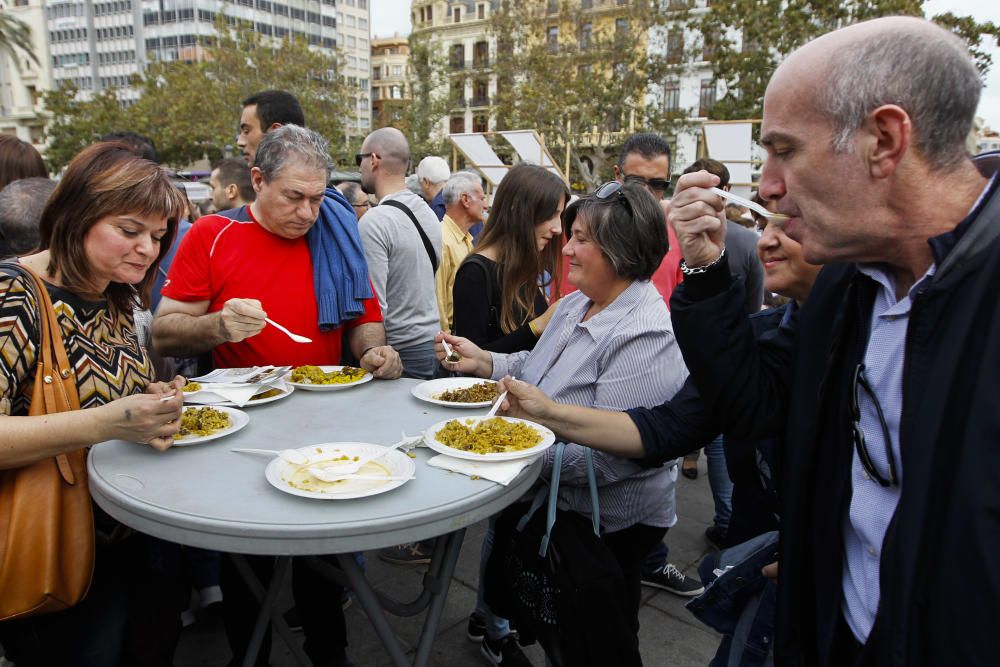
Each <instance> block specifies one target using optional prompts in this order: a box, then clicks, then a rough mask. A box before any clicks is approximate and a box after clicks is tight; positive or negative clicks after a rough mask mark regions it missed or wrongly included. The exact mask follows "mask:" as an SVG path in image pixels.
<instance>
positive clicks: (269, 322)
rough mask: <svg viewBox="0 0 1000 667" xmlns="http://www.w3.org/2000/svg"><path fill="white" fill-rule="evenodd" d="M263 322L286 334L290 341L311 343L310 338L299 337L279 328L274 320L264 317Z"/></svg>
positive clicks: (281, 327)
mask: <svg viewBox="0 0 1000 667" xmlns="http://www.w3.org/2000/svg"><path fill="white" fill-rule="evenodd" d="M264 321H265V322H267V323H268V324H270V325H271V326H272V327H274V328H275V329H277V330H278V331H281V332H283V333H284V334H286V335H287V336H288V337H289V338H291V339H292V340H294V341H295V342H296V343H311V342H313V340H312V338H306V337H305V336H300V335H298V334H297V333H292V332H291V331H289V330H288V329H286V328H285V327H283V326H281V325H280V324H278V323H277V322H275V321H274V320H272V319H271V318H270V317H265V318H264Z"/></svg>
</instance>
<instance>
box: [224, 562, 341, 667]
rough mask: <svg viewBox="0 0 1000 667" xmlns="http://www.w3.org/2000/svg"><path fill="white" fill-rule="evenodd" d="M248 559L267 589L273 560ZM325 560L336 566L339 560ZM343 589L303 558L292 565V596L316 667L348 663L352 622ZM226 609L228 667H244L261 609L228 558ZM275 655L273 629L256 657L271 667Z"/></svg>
mask: <svg viewBox="0 0 1000 667" xmlns="http://www.w3.org/2000/svg"><path fill="white" fill-rule="evenodd" d="M245 558H246V560H247V563H248V564H249V565H250V568H251V569H252V570H253V571H254V574H256V575H257V578H258V579H259V580H260V583H261V585H262V586H264V588H267V586H268V585H269V584H270V582H271V575H272V573H273V571H274V557H272V556H246V557H245ZM321 558H322V559H323V560H326V561H327V562H330V563H332V564H333V565H337V559H336V557H335V556H321ZM338 567H339V566H338ZM343 590H344V589H343V587H342V586H340V585H339V584H337V583H336V582H333V581H331V580H330V579H327V578H326V577H324V576H322V575H320V574H319V573H318V572H316V571H315V570H313V569H312V568H311V567H309V566H307V565H306V564H305V561H303V560H301V559H298V558H296V559H293V560H292V597H293V598H294V599H295V606H296V608H297V609H298V612H299V618H300V619H301V621H302V632H303V634H304V635H305V643H304V645H303V648H304V649H305V652H306V655H308V656H309V659H310V660H311V661H312V663H313V664H314V665H316V667H338V666H339V665H341V664H342V663H343V662H344V660H345V657H346V653H345V650H346V648H347V623H346V621H345V620H344V610H343V608H342V607H341V594H342V593H343ZM222 608H223V622H224V624H225V628H226V638H227V640H228V641H229V648H230V650H231V651H232V654H233V658H232V660H231V661H230V663H229V664H230V666H231V667H239V665H241V664H242V663H243V658H244V656H245V654H246V648H247V645H248V644H249V643H250V635H252V634H253V628H254V624H255V623H256V621H257V614H258V613H259V612H260V604H259V603H258V602H257V599H256V598H255V597H254V596H253V593H251V591H250V588H249V587H248V586H247V585H246V582H244V581H243V578H242V577H241V576H240V574H239V572H238V571H237V570H236V566H235V565H234V564H233V562H232V560H230V559H229V558H223V561H222ZM270 653H271V632H270V624H269V625H268V628H267V630H266V631H265V633H264V642H263V643H262V644H261V648H260V653H258V654H257V661H256V663H255V664H256V665H257V667H266V665H267V664H268V656H269V655H270Z"/></svg>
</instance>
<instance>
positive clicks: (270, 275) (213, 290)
mask: <svg viewBox="0 0 1000 667" xmlns="http://www.w3.org/2000/svg"><path fill="white" fill-rule="evenodd" d="M227 214H231V215H232V216H233V217H232V218H230V217H225V216H223V215H207V216H205V217H203V218H200V219H199V220H197V221H196V222H195V224H194V226H193V227H192V228H191V231H189V232H188V233H187V234H186V235H185V236H184V240H183V241H181V245H180V247H179V248H178V250H177V255H176V256H175V257H174V262H173V264H172V265H171V266H170V272H169V274H168V276H167V280H166V283H165V284H164V286H163V296H165V297H169V298H171V299H175V300H177V301H208V302H209V304H208V312H210V313H214V312H216V311H220V310H222V307H223V305H225V303H226V301H228V300H229V299H236V298H239V299H257V300H259V301H260V303H261V306H262V307H263V308H264V311H265V312H266V313H267V316H268V317H269V318H271V319H272V320H274V321H275V322H278V323H279V324H283V325H284V326H286V327H287V328H288V329H289V330H290V331H294V332H295V333H297V334H300V335H302V336H306V337H308V338H312V340H313V342H312V343H295V342H292V340H291V339H290V338H289V337H288V336H286V335H285V334H283V333H282V332H280V331H278V330H277V329H275V328H274V327H272V326H265V327H264V330H263V331H261V332H260V333H259V334H257V335H256V336H251V337H250V338H247V339H245V340H243V341H240V342H239V343H223V344H222V345H219V346H218V347H216V348H215V349H214V350H213V351H212V356H213V360H214V361H215V365H216V367H218V368H241V367H246V366H260V365H266V364H273V365H275V366H287V365H292V366H300V365H302V364H317V365H319V364H339V363H340V347H341V333H342V329H343V327H340V328H337V329H336V330H331V331H325V332H321V331H320V330H319V323H318V311H317V306H316V296H315V292H314V290H313V265H312V259H311V257H310V255H309V245H308V242H307V241H306V239H305V237H301V238H298V239H294V240H291V239H285V238H282V237H280V236H276V235H274V234H272V233H270V232H269V231H267V230H266V229H264V228H263V227H261V226H260V225H259V224H257V221H256V220H254V218H253V214H252V213H251V212H250V207H249V206H245V207H243V208H239V209H235V210H234V211H232V212H227ZM364 304H365V312H364V314H362V315H361V317H359V318H357V319H355V320H352V321H350V322H349V323H347V325H346V326H347V327H348V328H351V327H356V326H358V325H359V324H364V323H366V322H381V321H382V311H381V310H380V309H379V305H378V299H376V298H375V297H374V296H373V297H372V298H371V299H366V300H365V302H364Z"/></svg>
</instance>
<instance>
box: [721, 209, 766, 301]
mask: <svg viewBox="0 0 1000 667" xmlns="http://www.w3.org/2000/svg"><path fill="white" fill-rule="evenodd" d="M726 259H727V260H728V261H729V272H730V273H732V274H733V275H737V276H743V284H744V285H745V286H746V300H745V301H744V302H743V309H744V310H745V311H746V312H747V314H748V315H752V314H754V313H756V312H757V311H758V310H760V306H761V304H762V303H764V265H763V264H761V263H760V258H759V257H757V235H756V234H754V233H753V232H752V231H750V230H749V229H747V228H746V227H743V226H741V225H739V224H737V223H735V222H733V221H732V220H727V221H726Z"/></svg>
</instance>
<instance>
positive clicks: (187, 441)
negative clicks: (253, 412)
mask: <svg viewBox="0 0 1000 667" xmlns="http://www.w3.org/2000/svg"><path fill="white" fill-rule="evenodd" d="M200 407H211V408H214V409H215V410H218V411H219V412H225V413H226V414H227V415H229V421H230V426H229V428H224V429H222V430H221V431H216V432H215V433H213V434H211V435H199V436H196V437H193V438H183V439H180V440H176V439H175V440H174V447H187V446H188V445H197V444H198V443H200V442H208V441H209V440H216V439H218V438H224V437H225V436H227V435H229V434H231V433H236V432H237V431H239V430H240V429H241V428H243V427H244V426H246V425H247V424H249V423H250V415H248V414H247V413H245V412H243V411H242V410H237V409H236V408H227V407H223V406H219V405H211V406H208V405H202V406H197V405H185V406H184V411H185V412H187V411H188V410H197V409H198V408H200Z"/></svg>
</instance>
